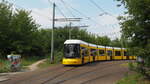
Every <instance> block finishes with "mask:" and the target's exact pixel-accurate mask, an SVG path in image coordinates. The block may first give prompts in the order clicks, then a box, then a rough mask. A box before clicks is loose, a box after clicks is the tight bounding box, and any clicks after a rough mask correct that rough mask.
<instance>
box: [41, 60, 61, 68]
mask: <svg viewBox="0 0 150 84" xmlns="http://www.w3.org/2000/svg"><path fill="white" fill-rule="evenodd" d="M57 64H59V62H57V63H54V64H51V63H50V61H49V59H47V60H46V61H45V62H43V63H41V64H39V65H38V67H39V68H46V67H49V66H53V65H57Z"/></svg>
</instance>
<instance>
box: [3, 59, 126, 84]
mask: <svg viewBox="0 0 150 84" xmlns="http://www.w3.org/2000/svg"><path fill="white" fill-rule="evenodd" d="M126 62H128V61H126ZM123 63H125V61H105V62H95V63H90V64H85V65H83V66H67V67H66V66H63V65H61V66H58V67H56V66H53V67H51V68H47V69H45V70H39V71H40V72H38V71H35V72H30V73H29V72H27V73H25V74H20V75H18V76H16V77H14V78H12V80H8V81H5V82H1V84H81V83H82V84H90V82H92V81H95V80H96V81H97V80H99V79H101V78H103V77H105V76H109V75H113V73H111V72H112V71H111V70H108V69H112V68H113V69H114V68H117V67H118V66H120V65H121V64H123ZM115 66H116V67H115ZM116 70H117V69H116ZM103 72H104V73H107V72H108V74H102V73H103ZM95 74H96V76H93V75H95Z"/></svg>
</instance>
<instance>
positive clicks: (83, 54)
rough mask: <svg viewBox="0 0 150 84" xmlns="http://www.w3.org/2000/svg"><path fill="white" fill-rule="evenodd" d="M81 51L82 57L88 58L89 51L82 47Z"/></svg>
mask: <svg viewBox="0 0 150 84" xmlns="http://www.w3.org/2000/svg"><path fill="white" fill-rule="evenodd" d="M81 50H82V53H81V54H82V56H88V49H87V48H85V47H81Z"/></svg>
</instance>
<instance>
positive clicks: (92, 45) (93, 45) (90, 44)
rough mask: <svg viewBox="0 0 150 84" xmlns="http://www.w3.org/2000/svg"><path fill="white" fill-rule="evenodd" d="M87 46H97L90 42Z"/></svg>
mask: <svg viewBox="0 0 150 84" xmlns="http://www.w3.org/2000/svg"><path fill="white" fill-rule="evenodd" d="M89 46H91V47H97V45H95V44H92V43H89Z"/></svg>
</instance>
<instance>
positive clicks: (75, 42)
mask: <svg viewBox="0 0 150 84" xmlns="http://www.w3.org/2000/svg"><path fill="white" fill-rule="evenodd" d="M64 44H86V45H88V43H86V42H84V41H82V40H76V39H71V40H66V41H65V42H64Z"/></svg>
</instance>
